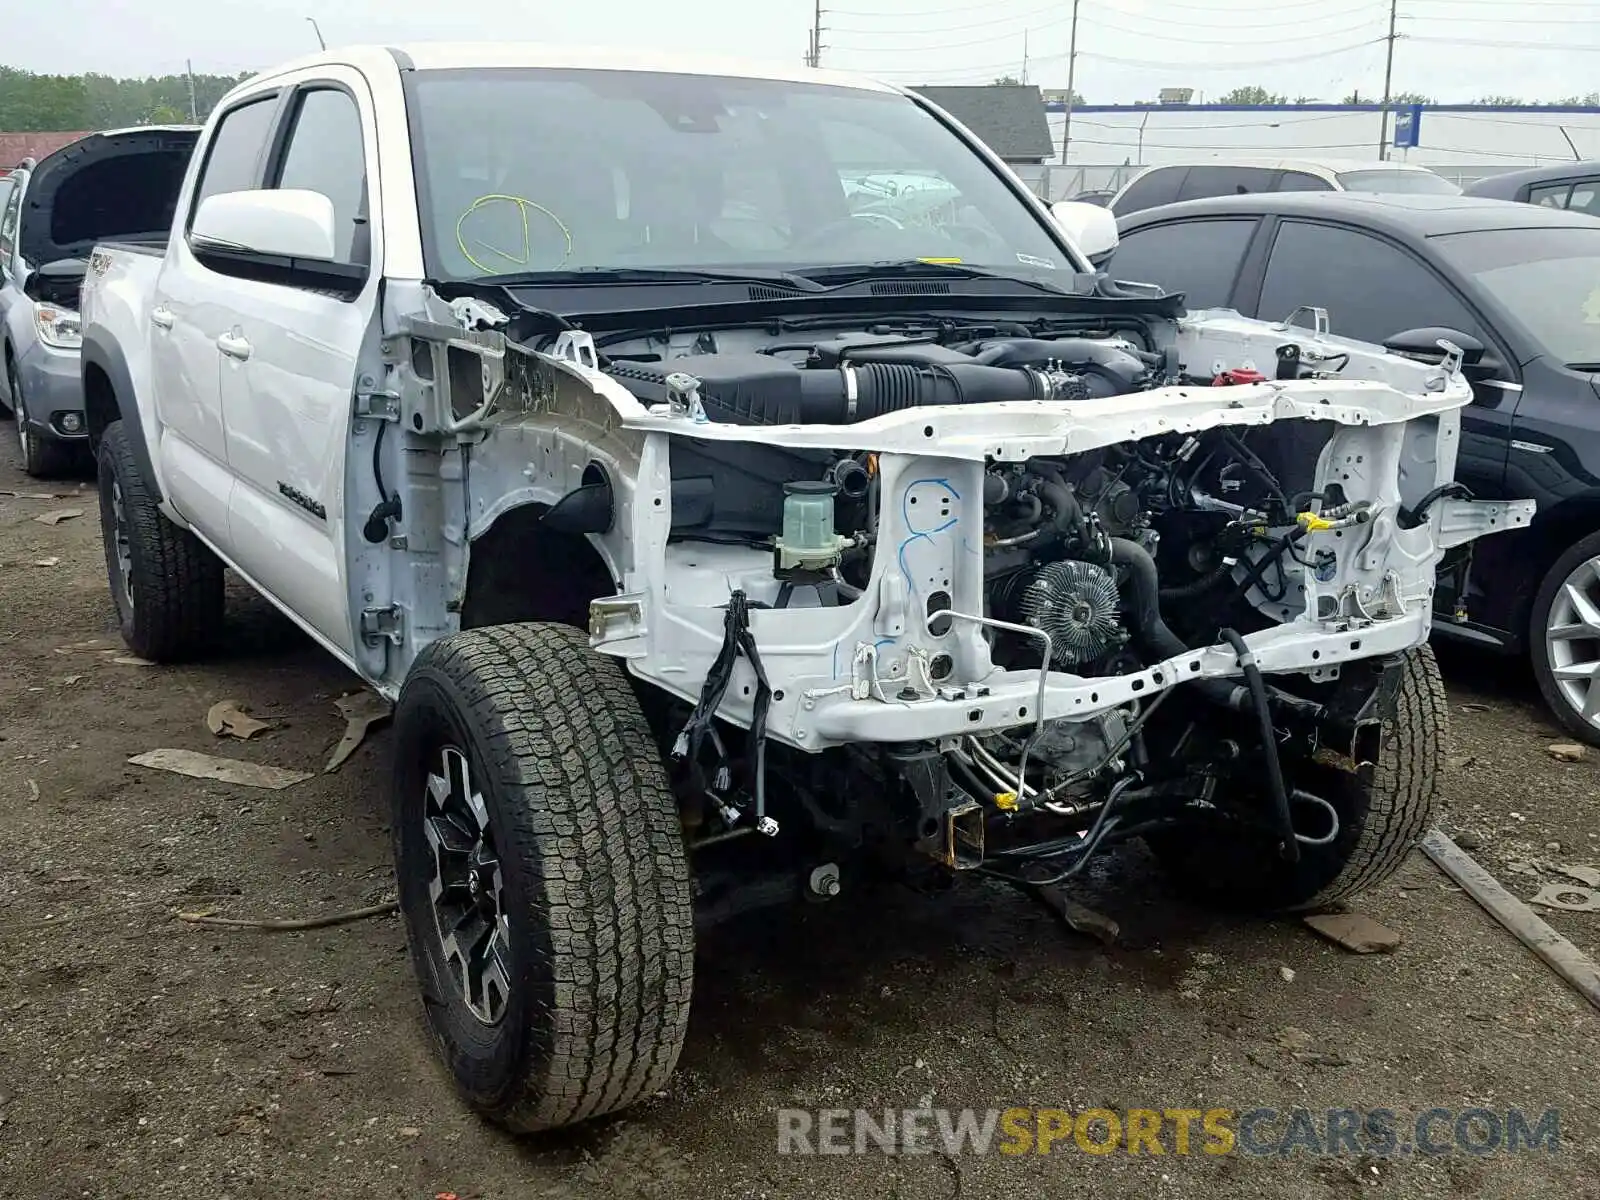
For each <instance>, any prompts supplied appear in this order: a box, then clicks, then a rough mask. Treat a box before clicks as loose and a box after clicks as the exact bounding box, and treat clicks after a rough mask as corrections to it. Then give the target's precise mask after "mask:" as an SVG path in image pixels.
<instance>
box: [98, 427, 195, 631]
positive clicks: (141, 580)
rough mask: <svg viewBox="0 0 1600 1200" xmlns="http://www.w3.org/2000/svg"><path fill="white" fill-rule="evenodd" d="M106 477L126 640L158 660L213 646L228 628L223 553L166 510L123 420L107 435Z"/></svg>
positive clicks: (111, 559) (102, 465)
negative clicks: (180, 525) (178, 523)
mask: <svg viewBox="0 0 1600 1200" xmlns="http://www.w3.org/2000/svg"><path fill="white" fill-rule="evenodd" d="M99 481H100V537H101V540H102V541H103V542H104V543H105V551H106V578H107V580H108V582H109V583H110V585H111V596H112V599H113V600H114V601H115V602H116V606H117V620H118V622H119V623H120V625H121V626H122V640H123V641H125V642H126V643H127V644H128V647H129V649H131V650H132V651H133V652H134V653H135V654H137V655H139V656H140V657H142V658H148V659H149V660H151V661H152V662H177V661H181V660H182V659H185V658H190V657H193V656H194V655H197V654H199V653H202V652H204V651H205V650H207V649H210V648H211V647H212V646H213V645H214V644H215V643H216V641H217V637H218V634H219V633H220V631H221V628H222V615H223V578H222V560H221V559H219V558H218V557H217V556H216V555H215V554H213V553H212V552H211V550H210V549H209V548H208V547H207V546H205V545H204V544H202V543H201V541H200V540H199V539H198V538H196V537H195V536H194V534H192V533H190V532H189V531H188V530H186V529H180V528H178V526H176V525H174V524H173V523H172V522H171V521H169V520H168V519H167V518H166V516H165V515H163V513H162V512H161V509H160V506H159V505H157V503H156V499H155V496H154V495H152V494H151V491H150V487H149V485H148V483H147V482H146V481H145V478H144V474H143V472H141V471H140V469H139V460H138V459H137V458H135V457H134V453H133V446H132V444H131V443H130V442H129V440H128V431H127V427H126V426H125V425H123V423H122V422H121V421H113V422H111V424H110V425H107V426H106V429H105V432H104V433H102V434H101V435H100V453H99Z"/></svg>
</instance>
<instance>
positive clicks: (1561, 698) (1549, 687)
mask: <svg viewBox="0 0 1600 1200" xmlns="http://www.w3.org/2000/svg"><path fill="white" fill-rule="evenodd" d="M1528 651H1529V658H1530V659H1531V660H1532V663H1533V676H1534V678H1535V679H1537V680H1538V681H1539V691H1540V693H1541V694H1542V695H1543V696H1544V702H1545V703H1546V704H1547V705H1549V706H1550V711H1551V713H1552V714H1553V715H1554V716H1555V718H1556V720H1557V721H1558V722H1560V724H1561V727H1562V728H1563V729H1565V730H1566V731H1567V732H1568V733H1570V734H1571V735H1572V736H1573V737H1576V738H1580V739H1582V740H1583V741H1585V742H1588V743H1590V744H1591V745H1597V746H1600V533H1591V534H1590V535H1589V536H1588V537H1586V538H1583V539H1582V540H1580V541H1579V542H1578V543H1577V544H1576V545H1575V546H1573V547H1572V548H1571V549H1570V550H1568V551H1567V552H1566V553H1565V554H1563V555H1562V556H1561V557H1560V558H1558V559H1556V561H1555V565H1554V566H1552V567H1551V568H1550V570H1549V571H1548V572H1547V573H1546V575H1545V577H1544V582H1542V583H1541V584H1540V585H1539V591H1538V593H1537V594H1536V595H1535V596H1534V600H1533V609H1532V611H1531V613H1530V614H1529V621H1528Z"/></svg>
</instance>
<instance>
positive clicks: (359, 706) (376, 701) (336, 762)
mask: <svg viewBox="0 0 1600 1200" xmlns="http://www.w3.org/2000/svg"><path fill="white" fill-rule="evenodd" d="M333 703H334V706H335V707H336V708H338V710H339V713H340V715H342V716H343V717H344V736H343V737H342V738H340V739H339V744H338V745H337V746H335V747H334V748H333V754H332V755H331V756H330V757H329V759H328V765H327V766H325V767H323V768H322V773H323V774H324V775H326V774H329V773H331V772H333V771H337V770H338V769H339V768H340V767H341V766H343V765H344V762H345V760H346V759H348V758H349V757H350V756H351V755H352V754H354V753H355V752H356V747H357V746H359V745H361V743H362V741H363V740H364V739H365V738H366V736H367V732H368V731H369V730H370V729H371V728H372V727H373V726H374V725H379V724H382V723H383V722H385V721H387V720H388V719H389V718H390V717H391V716H393V715H394V710H393V709H392V708H391V707H390V705H389V702H388V701H387V700H385V699H384V698H383V697H382V696H380V695H378V693H377V692H372V691H361V692H353V693H351V694H350V695H348V696H340V697H339V698H338V699H337V700H335V701H334V702H333Z"/></svg>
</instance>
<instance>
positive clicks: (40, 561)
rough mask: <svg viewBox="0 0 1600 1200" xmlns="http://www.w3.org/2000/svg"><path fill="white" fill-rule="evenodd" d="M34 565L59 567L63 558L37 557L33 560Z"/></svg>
mask: <svg viewBox="0 0 1600 1200" xmlns="http://www.w3.org/2000/svg"><path fill="white" fill-rule="evenodd" d="M33 565H34V566H36V567H59V566H60V565H61V560H60V559H59V558H55V557H51V558H36V559H34V560H33Z"/></svg>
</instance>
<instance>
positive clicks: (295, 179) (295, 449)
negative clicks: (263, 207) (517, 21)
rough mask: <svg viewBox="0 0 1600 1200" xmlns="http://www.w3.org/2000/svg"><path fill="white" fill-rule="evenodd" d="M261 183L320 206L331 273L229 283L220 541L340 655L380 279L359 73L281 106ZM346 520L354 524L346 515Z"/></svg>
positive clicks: (327, 80)
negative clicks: (349, 496) (353, 495)
mask: <svg viewBox="0 0 1600 1200" xmlns="http://www.w3.org/2000/svg"><path fill="white" fill-rule="evenodd" d="M280 121H281V123H282V124H281V126H280V129H279V132H278V134H277V136H276V137H275V138H274V142H275V144H276V145H277V146H278V147H279V149H278V150H276V152H275V153H274V154H273V156H272V160H271V161H270V162H269V163H268V164H267V170H266V173H265V175H264V186H265V187H267V188H279V187H282V188H296V189H305V190H309V191H314V192H320V193H321V194H323V195H325V196H327V197H328V199H329V200H331V201H332V203H333V210H334V216H335V221H336V230H337V237H336V250H335V263H336V264H337V267H339V268H345V269H347V275H346V279H347V281H348V282H347V283H346V284H345V285H344V286H330V281H329V279H328V277H327V274H326V273H324V274H323V275H321V276H320V277H318V278H315V279H313V278H309V277H308V278H305V279H300V278H297V277H296V275H295V274H294V273H293V271H290V272H287V273H278V274H272V275H264V276H257V277H255V278H238V279H235V280H233V281H232V282H231V286H230V288H229V292H228V306H227V307H228V314H229V316H228V320H227V322H226V323H227V324H228V325H229V328H228V330H227V331H226V335H225V337H224V338H223V339H222V341H221V342H220V343H219V348H220V351H221V359H222V362H221V372H222V379H223V381H224V382H223V387H222V390H221V412H222V428H223V436H224V439H225V442H226V447H227V459H228V465H229V468H230V470H231V472H232V475H233V478H234V481H235V482H234V489H233V492H232V498H231V501H230V504H229V531H228V544H229V546H230V547H231V549H232V551H233V557H234V560H235V563H236V565H237V566H238V567H239V569H240V570H242V571H243V572H245V573H246V574H247V575H248V576H249V577H250V578H251V579H252V580H254V581H255V583H256V584H257V585H258V586H259V587H261V588H262V589H263V590H264V591H266V592H267V593H268V594H269V595H271V596H273V597H275V598H276V599H277V600H278V601H279V602H280V603H282V604H284V605H285V606H286V607H288V608H289V609H290V610H291V611H293V612H295V613H297V614H299V615H300V616H301V618H302V619H304V620H305V621H306V622H307V623H309V624H310V625H311V626H312V627H313V629H315V630H316V631H317V632H318V633H320V634H321V635H322V636H323V637H324V638H325V639H326V640H327V641H328V642H329V643H331V644H332V645H333V646H335V647H337V648H338V649H340V650H343V651H345V652H346V653H353V647H354V644H355V638H354V634H353V630H352V625H351V617H350V613H351V604H350V601H349V597H348V591H347V588H346V570H345V555H344V545H345V520H346V513H345V499H344V470H345V451H346V440H347V436H348V433H349V429H350V420H351V405H352V403H353V395H354V391H355V387H356V365H357V359H358V357H359V355H360V354H361V351H362V348H363V345H364V344H365V342H366V341H367V338H368V336H369V333H370V332H371V331H372V330H373V328H374V322H375V320H376V313H377V305H378V284H379V280H380V279H381V276H382V270H381V267H380V263H381V246H380V245H379V242H380V240H381V234H380V232H379V230H378V227H377V224H378V223H376V222H373V221H369V220H368V214H369V213H370V212H377V211H380V209H379V191H378V176H377V171H376V164H377V153H376V142H375V132H374V130H375V124H374V121H373V116H372V100H371V96H370V93H369V92H368V90H367V86H366V83H365V81H364V80H363V79H362V77H361V76H360V75H359V74H357V73H356V72H354V71H352V70H348V69H341V68H334V67H329V68H321V69H319V70H318V71H317V72H316V75H315V78H308V79H307V80H306V81H304V82H300V83H298V84H296V85H295V86H294V88H293V89H292V91H291V93H290V95H289V96H288V97H287V99H286V102H285V104H284V105H283V108H282V112H281V116H280ZM356 519H357V520H359V519H361V518H360V517H359V516H358V517H357V518H356Z"/></svg>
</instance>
